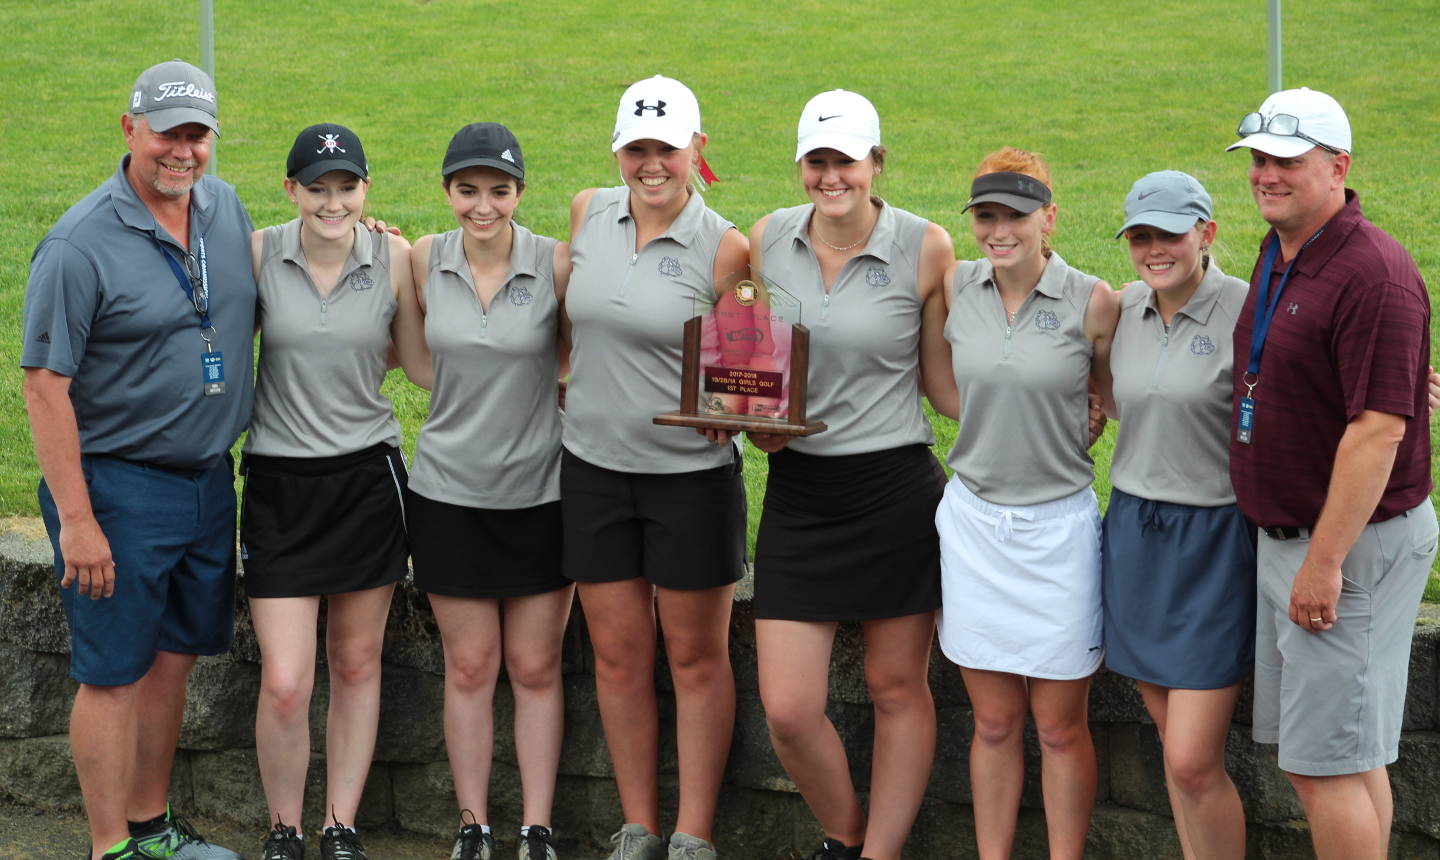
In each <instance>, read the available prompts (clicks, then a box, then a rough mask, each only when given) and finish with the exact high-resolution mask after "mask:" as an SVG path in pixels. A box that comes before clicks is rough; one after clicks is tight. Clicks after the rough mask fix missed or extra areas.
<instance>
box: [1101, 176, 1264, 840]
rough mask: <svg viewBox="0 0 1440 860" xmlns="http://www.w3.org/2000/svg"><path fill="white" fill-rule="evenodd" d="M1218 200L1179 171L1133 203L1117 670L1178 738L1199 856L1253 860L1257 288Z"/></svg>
mask: <svg viewBox="0 0 1440 860" xmlns="http://www.w3.org/2000/svg"><path fill="white" fill-rule="evenodd" d="M1210 211H1211V208H1210V195H1209V194H1208V193H1206V191H1205V189H1204V188H1203V187H1202V186H1201V185H1200V183H1199V182H1197V181H1196V180H1195V179H1194V177H1191V176H1189V175H1187V174H1185V173H1181V172H1179V171H1175V170H1163V171H1159V172H1157V173H1151V174H1148V175H1146V176H1144V177H1142V178H1141V179H1139V180H1138V181H1136V183H1135V185H1134V187H1132V188H1131V189H1130V193H1129V195H1128V196H1126V198H1125V224H1124V226H1122V227H1121V228H1120V230H1119V232H1117V233H1116V234H1115V235H1116V238H1120V237H1124V238H1125V240H1126V242H1127V244H1128V245H1129V248H1130V259H1131V262H1133V263H1134V265H1135V271H1136V273H1137V274H1138V275H1139V276H1140V280H1138V281H1135V282H1134V283H1130V284H1127V285H1126V286H1125V289H1124V291H1123V292H1122V293H1121V294H1120V303H1121V313H1120V325H1119V327H1118V328H1117V329H1116V331H1115V345H1114V347H1113V349H1112V350H1111V353H1110V358H1111V368H1112V371H1113V373H1114V377H1115V381H1114V397H1113V399H1111V400H1110V401H1108V402H1107V404H1106V406H1107V411H1108V412H1109V413H1110V415H1111V417H1114V418H1119V419H1121V420H1120V432H1119V434H1118V435H1117V436H1116V439H1115V458H1114V461H1113V463H1112V465H1111V468H1110V482H1111V484H1112V485H1113V487H1114V489H1113V491H1112V492H1111V495H1110V507H1109V509H1108V510H1107V511H1106V514H1105V523H1104V527H1103V534H1104V538H1103V551H1102V554H1101V555H1102V558H1103V563H1102V582H1103V596H1104V607H1105V664H1106V666H1107V667H1109V669H1110V670H1111V671H1112V672H1117V673H1119V674H1122V675H1126V676H1129V677H1131V678H1134V679H1135V681H1136V683H1137V684H1138V686H1139V688H1140V693H1141V696H1142V697H1143V698H1144V700H1145V706H1146V709H1147V710H1149V712H1150V716H1151V717H1152V718H1153V719H1154V720H1155V726H1156V728H1158V729H1159V731H1160V737H1161V739H1162V741H1163V743H1164V745H1165V778H1166V782H1167V785H1168V786H1169V789H1170V792H1169V793H1170V801H1171V806H1172V808H1173V810H1174V813H1175V824H1176V827H1177V829H1178V831H1179V834H1180V842H1181V844H1182V845H1183V846H1184V847H1185V854H1186V856H1195V857H1216V858H1221V857H1236V858H1238V857H1243V856H1244V854H1245V815H1244V810H1243V809H1242V808H1241V806H1240V796H1239V794H1238V793H1237V792H1236V790H1235V785H1234V783H1232V782H1231V781H1230V778H1229V776H1228V775H1227V774H1226V773H1225V738H1226V735H1227V732H1228V729H1229V726H1230V720H1231V717H1232V716H1233V714H1234V711H1235V701H1236V698H1237V697H1238V696H1239V692H1240V684H1241V682H1243V681H1244V680H1245V678H1246V676H1248V675H1249V674H1250V672H1251V670H1252V668H1253V666H1254V660H1255V530H1254V528H1252V527H1250V526H1249V525H1248V523H1247V522H1246V521H1245V518H1244V517H1243V516H1242V515H1241V514H1240V510H1239V508H1237V507H1236V505H1235V491H1234V490H1233V489H1232V488H1231V485H1230V450H1229V440H1230V409H1231V393H1232V388H1231V384H1232V381H1231V377H1232V366H1233V363H1234V361H1233V355H1234V353H1233V351H1232V333H1233V331H1234V328H1235V320H1236V318H1237V317H1238V316H1239V314H1240V311H1241V308H1242V307H1243V306H1244V304H1245V294H1246V293H1247V292H1248V290H1249V285H1248V284H1247V283H1246V282H1244V281H1242V280H1240V279H1239V278H1232V277H1230V276H1228V275H1226V274H1225V273H1224V272H1222V271H1220V267H1219V266H1218V265H1216V263H1215V261H1214V260H1212V259H1211V258H1210V256H1209V254H1207V253H1206V251H1207V250H1208V249H1209V246H1210V243H1211V242H1213V241H1214V239H1215V231H1216V226H1215V222H1214V221H1212V220H1210Z"/></svg>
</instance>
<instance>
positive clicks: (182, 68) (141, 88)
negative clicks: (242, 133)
mask: <svg viewBox="0 0 1440 860" xmlns="http://www.w3.org/2000/svg"><path fill="white" fill-rule="evenodd" d="M216 105H217V102H216V98H215V82H214V81H212V80H210V76H209V75H207V74H205V73H204V72H203V71H201V70H200V69H197V68H196V67H194V66H192V65H190V64H189V63H187V62H185V61H184V60H170V61H168V62H164V63H157V64H156V65H153V66H151V67H150V68H148V69H146V70H145V71H143V72H141V73H140V77H138V78H136V79H135V88H134V90H132V91H131V93H130V113H132V114H137V115H140V116H143V117H145V121H146V122H148V123H149V124H150V128H152V129H154V130H155V131H169V130H170V129H172V128H174V127H175V126H177V125H184V124H185V123H187V122H198V123H200V124H201V125H203V126H205V127H207V128H209V129H210V130H211V131H213V132H215V133H216V134H217V135H218V134H219V133H220V121H219V120H218V119H217V118H216V114H217V112H216Z"/></svg>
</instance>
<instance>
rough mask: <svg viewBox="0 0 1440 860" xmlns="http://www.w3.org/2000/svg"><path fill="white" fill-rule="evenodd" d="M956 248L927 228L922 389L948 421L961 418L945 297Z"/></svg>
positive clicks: (946, 236)
mask: <svg viewBox="0 0 1440 860" xmlns="http://www.w3.org/2000/svg"><path fill="white" fill-rule="evenodd" d="M954 263H955V244H954V242H952V241H951V239H950V234H949V233H946V232H945V229H944V228H943V227H941V226H940V225H938V224H934V223H932V224H928V225H926V227H925V238H924V239H923V241H922V243H921V246H920V274H919V284H918V285H917V289H918V290H919V293H920V301H921V306H920V361H919V368H920V388H921V390H922V391H923V392H924V393H925V398H926V399H927V400H929V401H930V405H931V407H933V408H934V409H935V411H936V412H939V413H940V414H941V415H944V416H945V417H947V418H951V419H957V418H958V417H959V414H960V392H959V390H958V389H957V388H956V386H955V373H954V369H953V368H952V367H951V365H950V343H949V342H948V341H946V340H945V318H946V316H947V315H948V311H949V308H948V305H947V302H946V295H947V294H948V292H949V289H950V286H949V285H950V278H951V276H952V274H953V271H954Z"/></svg>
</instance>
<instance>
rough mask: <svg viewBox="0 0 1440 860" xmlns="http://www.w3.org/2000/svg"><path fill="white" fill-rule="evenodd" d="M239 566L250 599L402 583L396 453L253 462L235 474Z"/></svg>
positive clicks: (401, 479) (386, 448) (387, 449)
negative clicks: (240, 488) (239, 489)
mask: <svg viewBox="0 0 1440 860" xmlns="http://www.w3.org/2000/svg"><path fill="white" fill-rule="evenodd" d="M240 474H242V475H244V476H245V489H244V493H243V501H242V507H241V510H240V559H241V563H242V567H243V568H244V571H245V577H244V581H245V593H246V595H248V596H250V597H307V596H311V595H316V594H341V593H344V592H347V591H362V590H364V589H367V588H377V587H379V586H381V585H388V584H390V583H393V582H398V581H400V580H402V579H404V578H405V557H406V555H407V553H408V550H407V546H406V541H405V502H404V496H403V494H404V491H405V483H406V479H407V476H406V473H405V460H404V458H403V457H401V455H400V449H398V448H395V447H392V446H390V445H385V444H380V445H374V446H372V447H370V448H366V449H365V450H363V451H356V452H355V453H353V454H341V455H340V456H338V457H261V456H256V455H254V454H246V455H245V458H244V460H243V461H242V463H241V466H240Z"/></svg>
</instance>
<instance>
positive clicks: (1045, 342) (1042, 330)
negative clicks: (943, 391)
mask: <svg viewBox="0 0 1440 860" xmlns="http://www.w3.org/2000/svg"><path fill="white" fill-rule="evenodd" d="M993 274H994V269H993V267H992V266H991V265H990V262H989V261H988V260H978V261H973V262H961V263H960V264H959V267H958V268H957V269H956V271H955V276H954V281H953V289H954V296H953V298H952V300H951V303H950V316H949V317H948V318H947V319H946V321H945V339H946V340H948V341H950V347H951V364H952V366H953V368H954V371H955V382H956V384H957V385H958V386H959V389H960V432H959V435H957V436H956V437H955V446H954V447H953V448H951V449H950V456H949V463H950V467H951V468H952V469H954V470H955V474H956V475H957V476H959V478H960V480H961V481H963V482H964V483H965V486H967V487H969V488H970V490H971V492H973V493H975V495H977V496H979V497H980V498H982V499H984V500H985V501H987V502H991V503H993V504H997V505H1038V504H1041V503H1042V502H1049V501H1054V500H1055V499H1061V498H1064V497H1066V496H1069V495H1072V494H1074V493H1076V492H1078V491H1079V490H1081V489H1083V488H1085V487H1087V486H1089V485H1090V481H1091V479H1092V478H1093V474H1092V472H1091V467H1092V462H1091V460H1090V454H1089V451H1088V450H1087V449H1088V446H1087V445H1086V444H1085V443H1086V441H1087V431H1088V427H1087V424H1088V420H1089V404H1088V400H1087V393H1088V390H1089V385H1088V383H1089V377H1090V356H1091V354H1092V352H1093V351H1094V350H1093V347H1092V346H1091V343H1090V340H1089V338H1087V337H1086V336H1085V309H1086V308H1087V307H1088V306H1089V304H1090V292H1091V290H1092V289H1093V288H1094V286H1095V282H1096V281H1097V280H1098V279H1097V278H1094V277H1092V276H1090V275H1087V274H1085V273H1083V272H1079V271H1076V270H1075V269H1072V268H1070V267H1069V266H1068V265H1066V263H1065V261H1064V260H1063V259H1061V258H1060V255H1059V254H1057V253H1054V252H1053V251H1052V252H1051V254H1050V260H1049V262H1048V263H1047V264H1046V266H1045V271H1044V273H1043V274H1041V276H1040V282H1039V283H1038V284H1036V285H1035V289H1034V290H1032V291H1031V292H1030V295H1028V296H1026V297H1025V301H1024V302H1023V303H1022V304H1021V305H1020V310H1019V311H1017V312H1016V314H1015V321H1014V322H1013V323H1007V322H1006V320H1005V305H1004V303H1003V302H1002V301H1001V299H1000V293H999V288H998V287H996V286H995V281H994V279H993Z"/></svg>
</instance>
